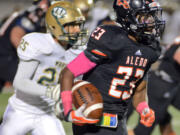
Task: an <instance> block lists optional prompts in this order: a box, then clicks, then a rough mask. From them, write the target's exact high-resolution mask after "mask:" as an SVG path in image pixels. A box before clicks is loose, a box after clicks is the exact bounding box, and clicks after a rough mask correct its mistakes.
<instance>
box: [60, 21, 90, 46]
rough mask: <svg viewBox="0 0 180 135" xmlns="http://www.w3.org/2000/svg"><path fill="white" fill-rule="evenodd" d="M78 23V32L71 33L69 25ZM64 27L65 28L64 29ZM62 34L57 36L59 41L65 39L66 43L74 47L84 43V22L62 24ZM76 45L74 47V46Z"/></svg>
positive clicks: (85, 31) (85, 32)
mask: <svg viewBox="0 0 180 135" xmlns="http://www.w3.org/2000/svg"><path fill="white" fill-rule="evenodd" d="M75 25H78V26H79V28H80V31H79V32H76V33H74V32H73V33H72V32H71V30H70V27H74V26H75ZM65 28H66V29H65ZM62 31H63V33H62V35H60V36H59V38H58V40H59V41H63V40H64V41H67V42H68V44H70V45H72V46H73V47H74V48H76V47H77V46H82V45H85V43H86V42H85V43H84V40H85V39H87V36H88V35H87V30H85V29H84V22H78V23H77V22H72V23H68V24H65V25H63V26H62ZM75 46H76V47H75Z"/></svg>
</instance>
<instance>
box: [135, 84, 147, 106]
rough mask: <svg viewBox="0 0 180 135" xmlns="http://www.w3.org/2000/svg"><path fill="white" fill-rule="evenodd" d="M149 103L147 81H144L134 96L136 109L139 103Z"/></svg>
mask: <svg viewBox="0 0 180 135" xmlns="http://www.w3.org/2000/svg"><path fill="white" fill-rule="evenodd" d="M144 101H146V102H147V90H146V81H143V82H142V83H141V84H140V85H139V86H138V87H137V89H136V91H135V93H134V96H133V106H134V107H135V108H136V107H137V106H138V104H139V103H142V102H144Z"/></svg>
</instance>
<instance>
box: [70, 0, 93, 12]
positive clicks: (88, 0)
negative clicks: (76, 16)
mask: <svg viewBox="0 0 180 135" xmlns="http://www.w3.org/2000/svg"><path fill="white" fill-rule="evenodd" d="M74 4H75V6H76V7H78V8H79V9H81V11H82V12H84V11H88V10H90V9H91V8H92V6H93V5H94V0H74Z"/></svg>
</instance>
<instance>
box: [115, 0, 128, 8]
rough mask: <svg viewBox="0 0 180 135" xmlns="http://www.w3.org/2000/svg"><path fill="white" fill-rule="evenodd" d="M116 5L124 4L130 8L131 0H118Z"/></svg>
mask: <svg viewBox="0 0 180 135" xmlns="http://www.w3.org/2000/svg"><path fill="white" fill-rule="evenodd" d="M116 5H117V6H123V7H124V8H125V9H128V8H130V7H129V0H117V2H116Z"/></svg>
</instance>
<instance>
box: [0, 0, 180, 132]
mask: <svg viewBox="0 0 180 135" xmlns="http://www.w3.org/2000/svg"><path fill="white" fill-rule="evenodd" d="M103 1H104V2H106V3H108V5H109V6H110V7H111V4H112V0H103ZM31 3H32V0H0V20H2V19H3V18H4V17H6V16H8V15H10V14H11V13H12V12H13V11H14V10H15V9H25V8H27V7H28V6H29V5H31ZM179 9H180V7H179ZM12 93H13V88H12V87H11V85H8V84H7V85H6V87H5V88H4V89H3V93H2V94H0V117H2V115H3V113H4V110H5V107H6V105H7V102H8V98H9V96H10V95H11V94H12ZM169 111H170V113H171V114H172V116H173V120H172V121H173V128H174V130H175V131H176V133H177V135H180V112H179V111H178V110H177V109H175V108H174V107H172V106H170V107H169ZM137 121H138V115H137V113H136V112H134V113H133V115H132V116H131V118H130V120H129V121H128V128H133V127H134V126H135V125H136V123H137ZM63 124H64V127H65V130H66V133H67V135H72V131H71V124H70V123H66V122H63ZM152 135H160V133H159V128H158V127H156V128H155V130H154V132H153V134H152Z"/></svg>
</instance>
